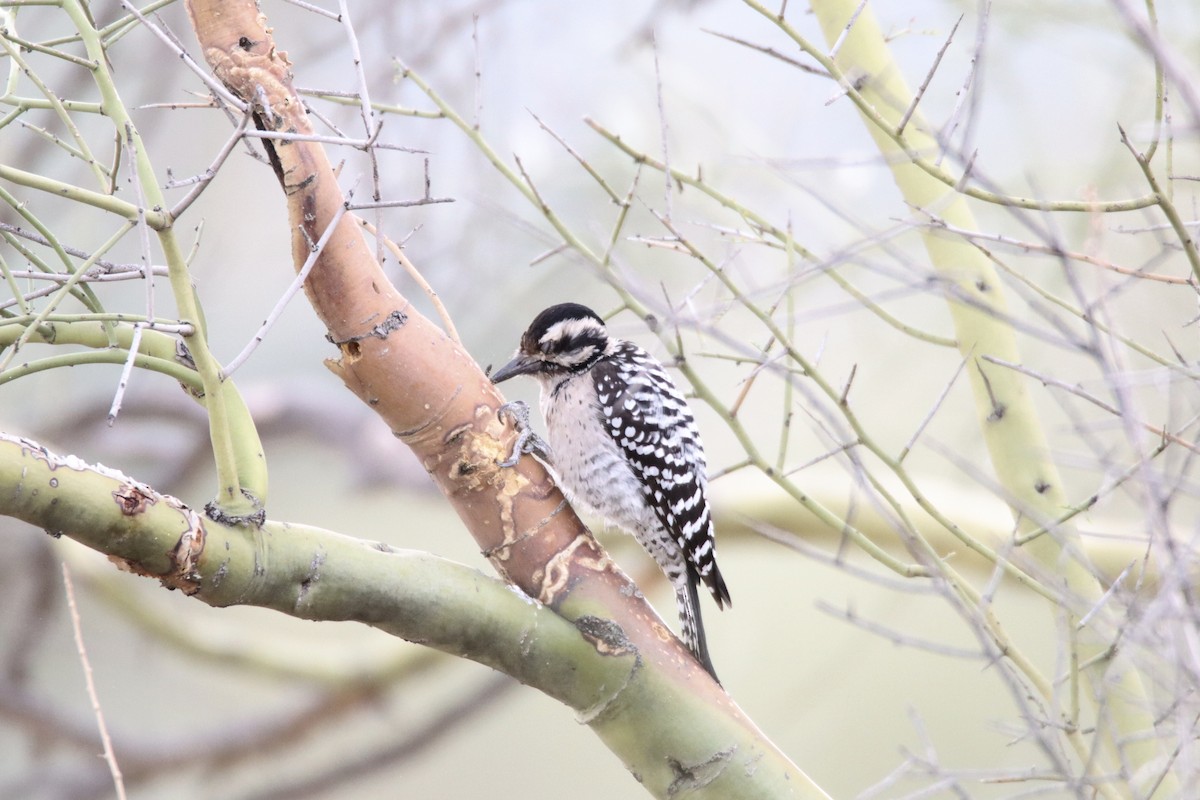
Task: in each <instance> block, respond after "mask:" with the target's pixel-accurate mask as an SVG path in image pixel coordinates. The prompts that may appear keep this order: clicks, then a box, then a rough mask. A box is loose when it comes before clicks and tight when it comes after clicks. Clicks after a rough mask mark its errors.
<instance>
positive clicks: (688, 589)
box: [675, 565, 721, 683]
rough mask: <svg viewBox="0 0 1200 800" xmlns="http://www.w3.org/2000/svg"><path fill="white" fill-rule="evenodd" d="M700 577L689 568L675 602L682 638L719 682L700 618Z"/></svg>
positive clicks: (676, 587)
mask: <svg viewBox="0 0 1200 800" xmlns="http://www.w3.org/2000/svg"><path fill="white" fill-rule="evenodd" d="M699 584H700V579H699V577H698V576H697V575H696V572H695V570H694V569H691V568H690V565H689V569H688V570H687V574H686V576H685V580H683V581H680V582H679V583H677V584H676V586H675V603H676V605H678V606H679V625H680V632H681V635H680V638H681V639H683V643H684V644H685V645H687V649H688V650H691V651H692V655H694V656H695V657H696V660H697V661H699V662H700V664H701V666H703V667H704V669H705V670H706V671H707V672H708V674H709V675H711V676H712V678H713V680H714V681H716V682H717V683H720V682H721V679H720V678H718V677H717V671H716V669H714V668H713V663H712V659H711V658H710V657H709V655H708V640H707V639H706V638H705V636H704V620H703V619H701V618H700V593H699V592H698V591H697V589H698V587H699Z"/></svg>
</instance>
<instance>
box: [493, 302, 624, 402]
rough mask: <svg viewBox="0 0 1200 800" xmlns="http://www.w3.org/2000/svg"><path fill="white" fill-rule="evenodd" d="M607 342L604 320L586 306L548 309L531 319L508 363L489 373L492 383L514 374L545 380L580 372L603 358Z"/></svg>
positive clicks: (566, 304)
mask: <svg viewBox="0 0 1200 800" xmlns="http://www.w3.org/2000/svg"><path fill="white" fill-rule="evenodd" d="M608 342H609V339H608V330H607V329H606V328H605V327H604V320H602V319H600V317H599V315H597V314H596V312H595V311H592V310H591V309H590V308H588V307H587V306H582V305H580V304H579V303H560V304H559V305H556V306H550V307H549V308H547V309H546V310H545V311H543V312H542V313H540V314H538V315H537V316H536V317H534V318H533V322H531V323H530V324H529V328H528V329H527V330H526V331H525V333H524V334H523V335H522V336H521V344H520V346H519V347H518V348H517V352H516V354H515V355H514V356H513V358H512V360H511V361H509V362H508V363H507V364H505V365H504V366H502V367H501V368H500V369H498V370H496V371H495V372H493V373H492V383H500V382H501V381H506V380H508V379H509V378H512V377H515V376H517V375H532V376H533V377H535V378H539V379H549V378H554V377H555V376H561V375H566V374H569V373H573V372H582V371H583V370H585V369H587V368H589V367H590V366H591V365H592V364H594V363H595V362H596V359H598V358H600V357H601V356H603V355H604V352H605V348H607V347H608Z"/></svg>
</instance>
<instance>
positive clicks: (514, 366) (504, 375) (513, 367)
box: [492, 353, 542, 383]
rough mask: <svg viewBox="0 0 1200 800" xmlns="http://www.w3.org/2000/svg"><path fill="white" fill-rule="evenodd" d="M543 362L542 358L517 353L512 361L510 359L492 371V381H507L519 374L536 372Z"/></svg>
mask: <svg viewBox="0 0 1200 800" xmlns="http://www.w3.org/2000/svg"><path fill="white" fill-rule="evenodd" d="M541 364H542V361H541V359H538V358H533V357H532V356H527V355H524V354H522V353H517V354H516V355H515V356H513V360H512V361H509V362H508V363H507V364H505V365H504V366H503V367H501V368H500V369H498V370H496V371H495V372H493V373H492V383H500V381H506V380H508V379H509V378H513V377H516V376H517V375H528V374H529V373H530V372H536V371H537V370H538V368H539V367H540V366H541Z"/></svg>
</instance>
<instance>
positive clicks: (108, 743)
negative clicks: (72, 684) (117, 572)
mask: <svg viewBox="0 0 1200 800" xmlns="http://www.w3.org/2000/svg"><path fill="white" fill-rule="evenodd" d="M62 573H63V587H64V589H65V590H66V593H67V610H68V612H69V615H70V617H71V629H72V630H73V631H74V632H75V649H76V652H78V653H79V663H80V664H81V665H82V666H83V680H84V683H85V684H86V685H87V693H88V698H89V699H90V700H91V702H92V713H93V714H94V715H95V717H96V726H97V727H98V728H99V729H100V741H101V743H102V744H103V745H104V760H105V762H106V763H107V764H108V770H109V772H110V773H111V774H112V781H113V787H114V788H115V790H116V793H117V800H125V780H124V778H122V777H121V767H120V765H119V764H118V763H117V756H116V754H115V753H114V752H113V746H112V739H111V738H110V737H109V735H108V726H107V725H105V724H104V712H103V711H101V710H100V697H99V695H97V694H96V683H95V681H93V680H92V665H91V662H90V661H88V655H87V648H86V647H84V645H83V629H82V627H81V625H80V623H79V608H78V607H77V606H76V605H75V587H74V586H73V585H72V584H71V571H70V570H69V569H68V568H67V564H66V562H63V565H62Z"/></svg>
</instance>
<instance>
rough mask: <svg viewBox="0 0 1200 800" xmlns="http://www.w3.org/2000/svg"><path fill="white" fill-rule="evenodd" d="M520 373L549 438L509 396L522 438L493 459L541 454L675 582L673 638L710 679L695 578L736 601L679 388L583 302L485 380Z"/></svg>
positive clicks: (549, 320)
mask: <svg viewBox="0 0 1200 800" xmlns="http://www.w3.org/2000/svg"><path fill="white" fill-rule="evenodd" d="M518 375H529V376H531V377H533V378H534V379H536V380H537V382H538V383H539V384H540V386H541V398H540V403H539V405H540V407H541V412H542V416H543V418H544V419H545V423H546V433H547V439H548V440H549V441H548V442H546V441H544V440H542V439H541V438H540V437H538V436H537V435H536V434H534V433H533V432H532V428H531V427H530V425H529V408H528V406H527V405H526V404H525V403H523V402H521V401H515V402H513V403H506V404H505V405H504V406H501V409H500V411H501V413H502V415H503V414H507V415H509V416H511V417H512V418H513V419H514V420H515V422H516V427H517V431H518V433H519V437H518V440H517V443H516V446H515V447H514V449H513V453H512V455H511V457H510V458H508V459H506V460H505V461H503V462H501V466H512V465H514V464H516V463H517V461H518V459H519V458H520V457H521V455H522V454H523V453H529V452H532V453H534V454H536V455H538V456H539V457H540V458H541V459H542V460H543V461H544V462H546V464H547V466H549V467H550V469H551V472H552V473H553V475H554V476H555V478H556V483H557V484H558V485H559V487H560V488H561V489H562V490H563V492H564V494H565V495H566V496H567V499H568V500H569V501H570V502H571V504H572V506H573V507H576V508H579V507H582V509H583V510H585V511H588V512H591V513H592V514H593V515H595V516H596V517H599V518H601V519H603V520H604V521H605V522H606V523H608V524H610V525H613V526H615V527H617V528H620V529H622V530H624V531H626V532H628V533H630V534H632V535H633V536H634V538H635V539H637V541H638V542H639V543H640V544H641V545H642V547H644V548H645V549H646V551H647V552H648V553H649V554H650V555H651V556H652V557H653V558H654V560H655V561H656V562H657V563H658V566H659V567H660V568H661V569H662V571H663V572H664V573H665V574H666V576H667V578H668V580H669V581H670V583H671V586H672V587H673V588H674V590H675V600H676V605H677V606H678V610H679V620H680V629H681V636H680V638H681V639H682V640H683V643H684V644H685V645H686V646H687V648H688V649H689V650H690V651H691V652H692V654H693V655H694V656H695V658H696V660H697V661H699V662H700V664H701V665H702V666H703V667H704V669H705V670H706V671H707V672H708V673H709V674H710V675H711V676H712V677H713V679H714V680H717V674H716V670H715V669H714V668H713V664H712V659H711V657H710V655H709V652H708V642H707V639H706V637H705V634H704V623H703V621H702V619H701V616H700V598H699V585H700V584H701V583H703V584H704V585H705V586H706V587H707V588H708V590H709V592H710V593H711V594H712V597H713V599H714V600H715V601H716V603H717V607H718V608H722V609H723V608H725V607H727V606H730V605H732V603H731V601H730V597H729V590H728V588H726V586H725V579H724V578H723V577H722V575H721V570H720V569H719V568H718V567H717V561H716V551H715V546H716V542H715V531H714V525H713V518H712V511H711V509H710V507H709V503H708V478H707V473H706V469H707V466H706V462H705V457H704V446H703V444H702V443H701V441H700V434H699V431H698V430H697V427H696V420H695V416H694V415H693V414H692V410H691V408H689V407H688V403H687V401H686V400H685V399H684V397H683V395H682V393H680V391H679V389H678V388H677V387H676V386H675V384H674V382H672V380H671V378H670V376H669V375H668V374H667V371H666V369H665V368H664V367H663V365H662V364H661V363H659V361H658V360H657V359H655V358H654V356H652V355H650V354H649V353H648V352H646V351H645V350H643V349H642V348H641V347H639V346H638V345H636V344H634V343H633V342H630V341H626V340H623V339H619V338H616V337H613V336H610V335H609V334H608V329H607V326H606V325H605V323H604V320H603V319H601V317H600V316H599V315H598V314H596V312H595V311H593V310H592V309H590V308H588V307H587V306H584V305H581V304H579V303H560V304H558V305H554V306H550V307H549V308H547V309H545V310H544V311H542V312H541V313H539V314H538V315H537V316H536V317H534V319H533V322H531V323H530V324H529V327H528V328H527V329H526V330H525V332H524V334H522V336H521V340H520V344H519V346H518V347H517V351H516V353H515V355H514V356H513V358H512V360H510V361H509V362H508V363H506V364H504V366H502V367H500V368H499V369H498V370H496V371H495V372H494V373H492V374H491V379H492V382H493V383H501V382H502V381H506V380H508V379H509V378H514V377H516V376H518ZM718 683H719V680H718Z"/></svg>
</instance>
